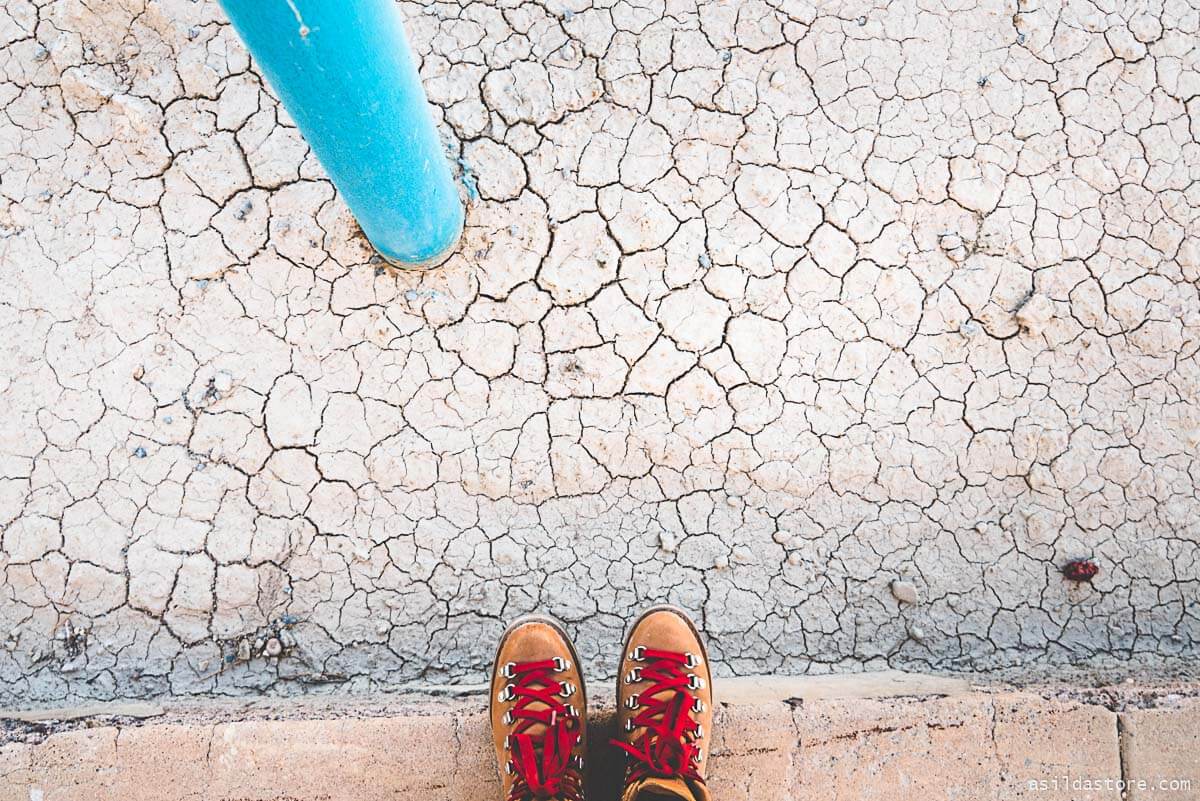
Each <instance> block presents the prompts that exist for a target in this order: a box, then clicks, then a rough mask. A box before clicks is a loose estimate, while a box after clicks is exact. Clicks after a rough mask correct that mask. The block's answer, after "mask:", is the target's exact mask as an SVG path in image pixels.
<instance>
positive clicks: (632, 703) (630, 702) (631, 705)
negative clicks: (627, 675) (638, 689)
mask: <svg viewBox="0 0 1200 801" xmlns="http://www.w3.org/2000/svg"><path fill="white" fill-rule="evenodd" d="M641 705H642V703H641V701H639V700H638V697H637V693H634V694H633V695H631V696H629V697H628V698H626V699H625V707H626V708H627V709H637V708H638V707H639V706H641Z"/></svg>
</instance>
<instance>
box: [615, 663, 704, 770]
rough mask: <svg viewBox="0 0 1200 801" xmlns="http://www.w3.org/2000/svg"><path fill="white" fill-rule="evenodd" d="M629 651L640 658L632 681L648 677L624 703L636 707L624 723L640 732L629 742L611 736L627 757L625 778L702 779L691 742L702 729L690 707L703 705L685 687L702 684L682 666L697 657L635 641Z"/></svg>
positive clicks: (694, 708)
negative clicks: (697, 768)
mask: <svg viewBox="0 0 1200 801" xmlns="http://www.w3.org/2000/svg"><path fill="white" fill-rule="evenodd" d="M634 653H635V654H637V655H638V657H639V658H640V661H641V662H642V663H643V664H641V665H639V666H637V667H635V668H633V671H632V672H631V673H632V674H633V675H636V678H634V681H648V682H650V686H648V687H647V688H646V689H644V690H642V692H640V693H638V694H637V695H636V696H630V699H629V702H630V705H631V706H632V707H633V708H634V709H637V710H640V711H639V712H638V713H637V714H636V715H634V716H633V717H632V718H630V719H629V724H628V727H629V730H630V731H632V730H634V729H638V728H641V729H643V731H642V734H641V736H639V737H638V738H637V739H636V740H634V742H633V744H632V745H631V744H629V743H626V742H623V741H621V740H613V741H612V742H613V744H614V745H616V746H617V747H619V748H621V749H623V750H624V751H626V752H627V753H628V754H629V755H630V756H631V757H632V758H633V761H632V762H631V763H630V765H629V770H628V771H627V773H626V776H625V783H626V784H627V785H628V784H631V783H633V782H635V781H638V780H639V779H643V778H645V777H647V776H662V777H666V778H679V779H691V780H693V781H703V779H701V778H700V774H699V773H698V772H697V770H696V763H697V762H698V761H699V759H700V756H699V754H700V749H699V748H698V747H697V746H696V742H695V741H696V740H697V739H699V738H700V737H701V736H702V732H701V729H700V724H699V723H697V722H696V721H695V720H693V719H692V714H691V713H692V712H700V711H701V710H702V709H703V708H704V707H703V706H702V704H701V702H700V701H699V699H698V698H696V696H695V695H693V694H692V693H691V692H689V691H690V690H696V689H699V688H700V687H703V686H704V685H703V680H702V679H700V678H698V677H696V676H693V675H691V674H689V673H688V672H687V671H688V670H689V669H690V668H693V667H695V666H696V665H698V664H699V661H698V660H697V659H696V658H695V657H694V656H692V655H691V654H681V653H676V652H674V651H656V650H654V649H653V648H642V647H638V648H636V649H634ZM633 675H627V676H625V680H626V681H627V682H630V679H631V678H633ZM630 683H632V682H630Z"/></svg>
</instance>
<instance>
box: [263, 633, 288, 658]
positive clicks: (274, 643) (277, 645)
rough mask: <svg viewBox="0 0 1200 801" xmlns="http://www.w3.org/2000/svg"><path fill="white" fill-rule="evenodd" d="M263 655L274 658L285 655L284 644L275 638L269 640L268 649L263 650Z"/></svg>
mask: <svg viewBox="0 0 1200 801" xmlns="http://www.w3.org/2000/svg"><path fill="white" fill-rule="evenodd" d="M263 653H265V654H266V655H267V656H272V657H274V656H279V655H280V654H281V653H283V643H281V642H280V641H279V640H278V639H276V638H275V637H272V638H271V639H269V640H267V644H266V647H264V648H263Z"/></svg>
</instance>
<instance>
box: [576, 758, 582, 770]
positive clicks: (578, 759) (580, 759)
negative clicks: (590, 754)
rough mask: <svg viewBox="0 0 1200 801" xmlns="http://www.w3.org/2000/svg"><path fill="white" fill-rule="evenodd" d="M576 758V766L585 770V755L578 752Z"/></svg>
mask: <svg viewBox="0 0 1200 801" xmlns="http://www.w3.org/2000/svg"><path fill="white" fill-rule="evenodd" d="M574 759H575V767H577V768H578V769H579V770H583V755H582V754H576V755H575V758H574Z"/></svg>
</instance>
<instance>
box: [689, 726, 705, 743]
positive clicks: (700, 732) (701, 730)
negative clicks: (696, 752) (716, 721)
mask: <svg viewBox="0 0 1200 801" xmlns="http://www.w3.org/2000/svg"><path fill="white" fill-rule="evenodd" d="M692 731H693V732H695V734H696V739H697V740H699V739H701V738H702V737H704V726H703V725H701V724H699V723H697V724H696V728H694V729H692Z"/></svg>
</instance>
